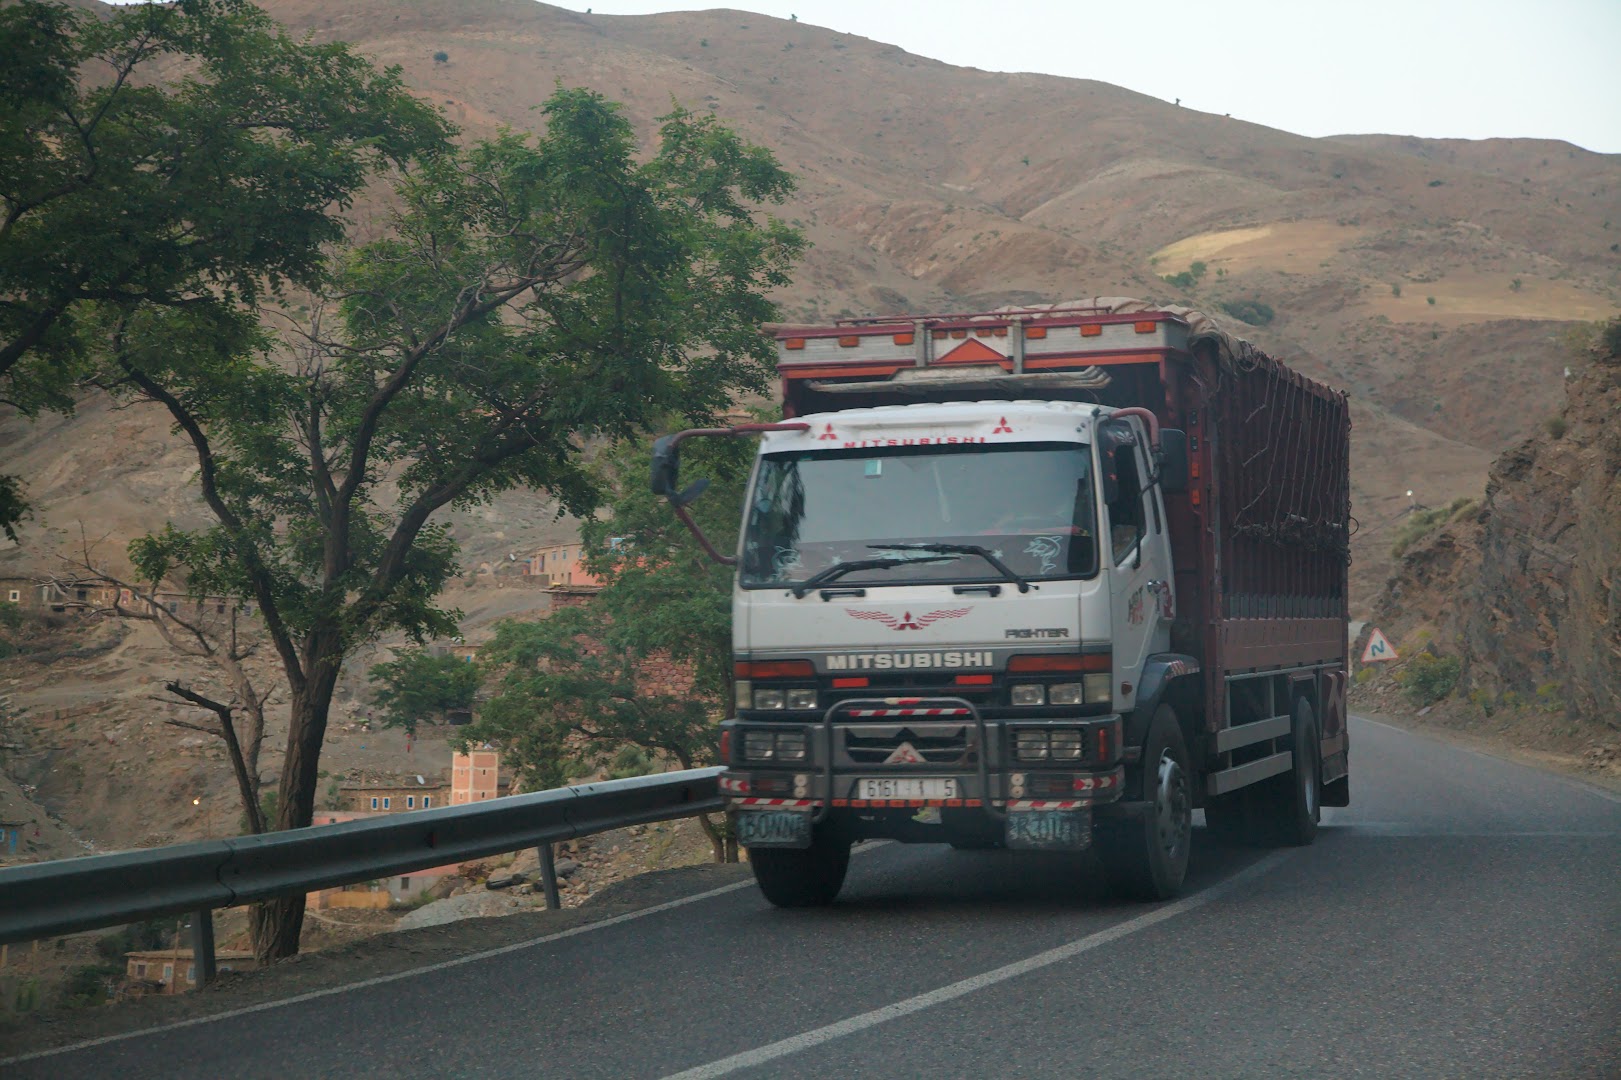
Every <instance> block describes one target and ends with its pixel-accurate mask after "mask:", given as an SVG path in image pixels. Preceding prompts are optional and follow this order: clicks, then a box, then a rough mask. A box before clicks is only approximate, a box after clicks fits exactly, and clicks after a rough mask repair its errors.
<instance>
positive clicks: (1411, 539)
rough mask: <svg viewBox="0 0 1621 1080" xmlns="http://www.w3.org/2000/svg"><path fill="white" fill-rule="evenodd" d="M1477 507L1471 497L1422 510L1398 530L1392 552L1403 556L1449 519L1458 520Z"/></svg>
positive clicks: (1392, 542) (1391, 546)
mask: <svg viewBox="0 0 1621 1080" xmlns="http://www.w3.org/2000/svg"><path fill="white" fill-rule="evenodd" d="M1474 508H1475V500H1473V499H1470V498H1459V499H1453V500H1452V501H1451V502H1450V503H1448V504H1447V505H1445V506H1440V507H1436V508H1435V509H1434V510H1420V511H1418V512H1416V513H1414V514H1412V515H1411V516H1409V517H1408V519H1407V520H1406V521H1404V522H1402V524H1401V527H1400V528H1398V529H1397V530H1396V536H1395V539H1393V540H1392V541H1391V543H1390V554H1391V555H1392V556H1394V557H1395V558H1398V559H1399V558H1401V557H1402V556H1403V555H1404V554H1406V553H1407V549H1408V548H1411V547H1412V546H1413V545H1414V544H1416V543H1418V542H1419V541H1420V540H1422V539H1424V538H1425V537H1426V536H1428V535H1430V534H1431V533H1432V532H1434V531H1435V530H1437V529H1439V528H1440V527H1441V526H1443V525H1445V524H1446V523H1447V522H1449V521H1456V520H1458V519H1459V518H1460V517H1462V516H1463V515H1465V514H1467V513H1468V512H1469V511H1471V510H1473V509H1474Z"/></svg>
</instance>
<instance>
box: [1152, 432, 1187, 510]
mask: <svg viewBox="0 0 1621 1080" xmlns="http://www.w3.org/2000/svg"><path fill="white" fill-rule="evenodd" d="M1157 465H1158V466H1159V485H1160V489H1161V490H1163V491H1166V492H1169V493H1171V494H1176V493H1179V492H1183V491H1186V490H1188V433H1187V432H1185V431H1178V430H1177V429H1176V428H1160V431H1159V460H1158V462H1157Z"/></svg>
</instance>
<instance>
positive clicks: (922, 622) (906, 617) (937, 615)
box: [844, 607, 974, 630]
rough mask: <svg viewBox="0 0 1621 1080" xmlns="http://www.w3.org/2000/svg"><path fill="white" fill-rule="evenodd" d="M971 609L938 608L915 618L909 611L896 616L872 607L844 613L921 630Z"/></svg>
mask: <svg viewBox="0 0 1621 1080" xmlns="http://www.w3.org/2000/svg"><path fill="white" fill-rule="evenodd" d="M973 610H974V609H973V608H971V607H963V608H939V609H936V610H934V611H931V612H929V613H927V614H925V615H919V616H917V617H915V618H914V617H913V615H912V613H911V612H910V611H908V612H906V613H905V614H902V615H899V616H896V615H891V614H890V613H889V612H887V611H876V610H874V609H872V608H846V609H845V611H844V613H845V614H846V615H848V616H850V618H852V619H870V620H872V621H874V622H881V623H883V624H884V625H885V626H887V627H889V628H890V629H891V630H921V629H923V628H924V627H925V626H928V625H930V624H931V623H937V622H939V621H940V620H941V619H960V618H962V617H963V616H964V615H966V614H968V613H969V612H970V611H973Z"/></svg>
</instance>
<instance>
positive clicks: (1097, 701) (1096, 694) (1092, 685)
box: [1081, 671, 1114, 705]
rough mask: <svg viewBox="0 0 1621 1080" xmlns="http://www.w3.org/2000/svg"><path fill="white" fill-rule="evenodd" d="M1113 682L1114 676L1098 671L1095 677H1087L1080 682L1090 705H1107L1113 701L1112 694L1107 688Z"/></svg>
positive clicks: (1110, 673)
mask: <svg viewBox="0 0 1621 1080" xmlns="http://www.w3.org/2000/svg"><path fill="white" fill-rule="evenodd" d="M1113 681H1114V674H1113V673H1112V672H1108V671H1100V672H1098V673H1097V674H1096V675H1087V676H1085V677H1084V678H1083V679H1082V680H1081V682H1082V684H1083V685H1084V686H1085V687H1086V700H1087V702H1088V703H1090V704H1092V705H1107V704H1109V703H1110V702H1112V701H1113V700H1114V694H1113V693H1112V692H1111V691H1110V689H1109V686H1110V684H1111V683H1112V682H1113Z"/></svg>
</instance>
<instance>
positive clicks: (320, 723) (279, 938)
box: [253, 633, 343, 963]
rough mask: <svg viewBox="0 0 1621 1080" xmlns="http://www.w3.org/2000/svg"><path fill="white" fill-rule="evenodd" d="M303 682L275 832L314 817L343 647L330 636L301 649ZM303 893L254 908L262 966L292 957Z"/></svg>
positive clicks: (290, 730)
mask: <svg viewBox="0 0 1621 1080" xmlns="http://www.w3.org/2000/svg"><path fill="white" fill-rule="evenodd" d="M303 660H304V669H305V672H306V680H305V683H304V686H303V688H302V689H301V690H300V691H298V692H295V693H294V694H293V701H292V708H291V715H290V716H289V718H288V725H287V757H286V761H285V762H284V764H283V766H282V771H281V787H280V789H279V801H278V804H277V806H276V828H277V830H284V829H304V828H308V827H309V824H310V822H311V821H312V820H313V819H314V816H315V794H316V786H317V784H318V783H319V782H320V776H319V772H320V767H321V744H322V742H323V741H324V740H325V739H326V724H327V714H328V712H329V710H330V709H331V707H332V694H333V692H334V691H335V690H336V689H337V687H338V672H339V669H340V668H341V667H342V666H343V647H342V645H341V643H340V639H339V638H338V636H337V635H336V634H335V633H329V634H323V635H319V636H316V637H314V638H313V640H312V641H311V642H310V644H309V645H308V647H307V648H306V649H305V650H304V656H303ZM304 895H305V894H304V893H297V894H295V895H293V896H285V897H282V898H280V899H278V900H271V901H267V902H266V903H263V904H260V905H258V906H257V907H255V909H254V928H253V929H254V933H253V939H254V951H255V952H256V953H258V956H259V962H260V963H267V962H269V961H271V960H279V959H282V958H283V957H288V956H295V955H297V953H298V939H299V934H300V933H301V932H302V931H303V929H304Z"/></svg>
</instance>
